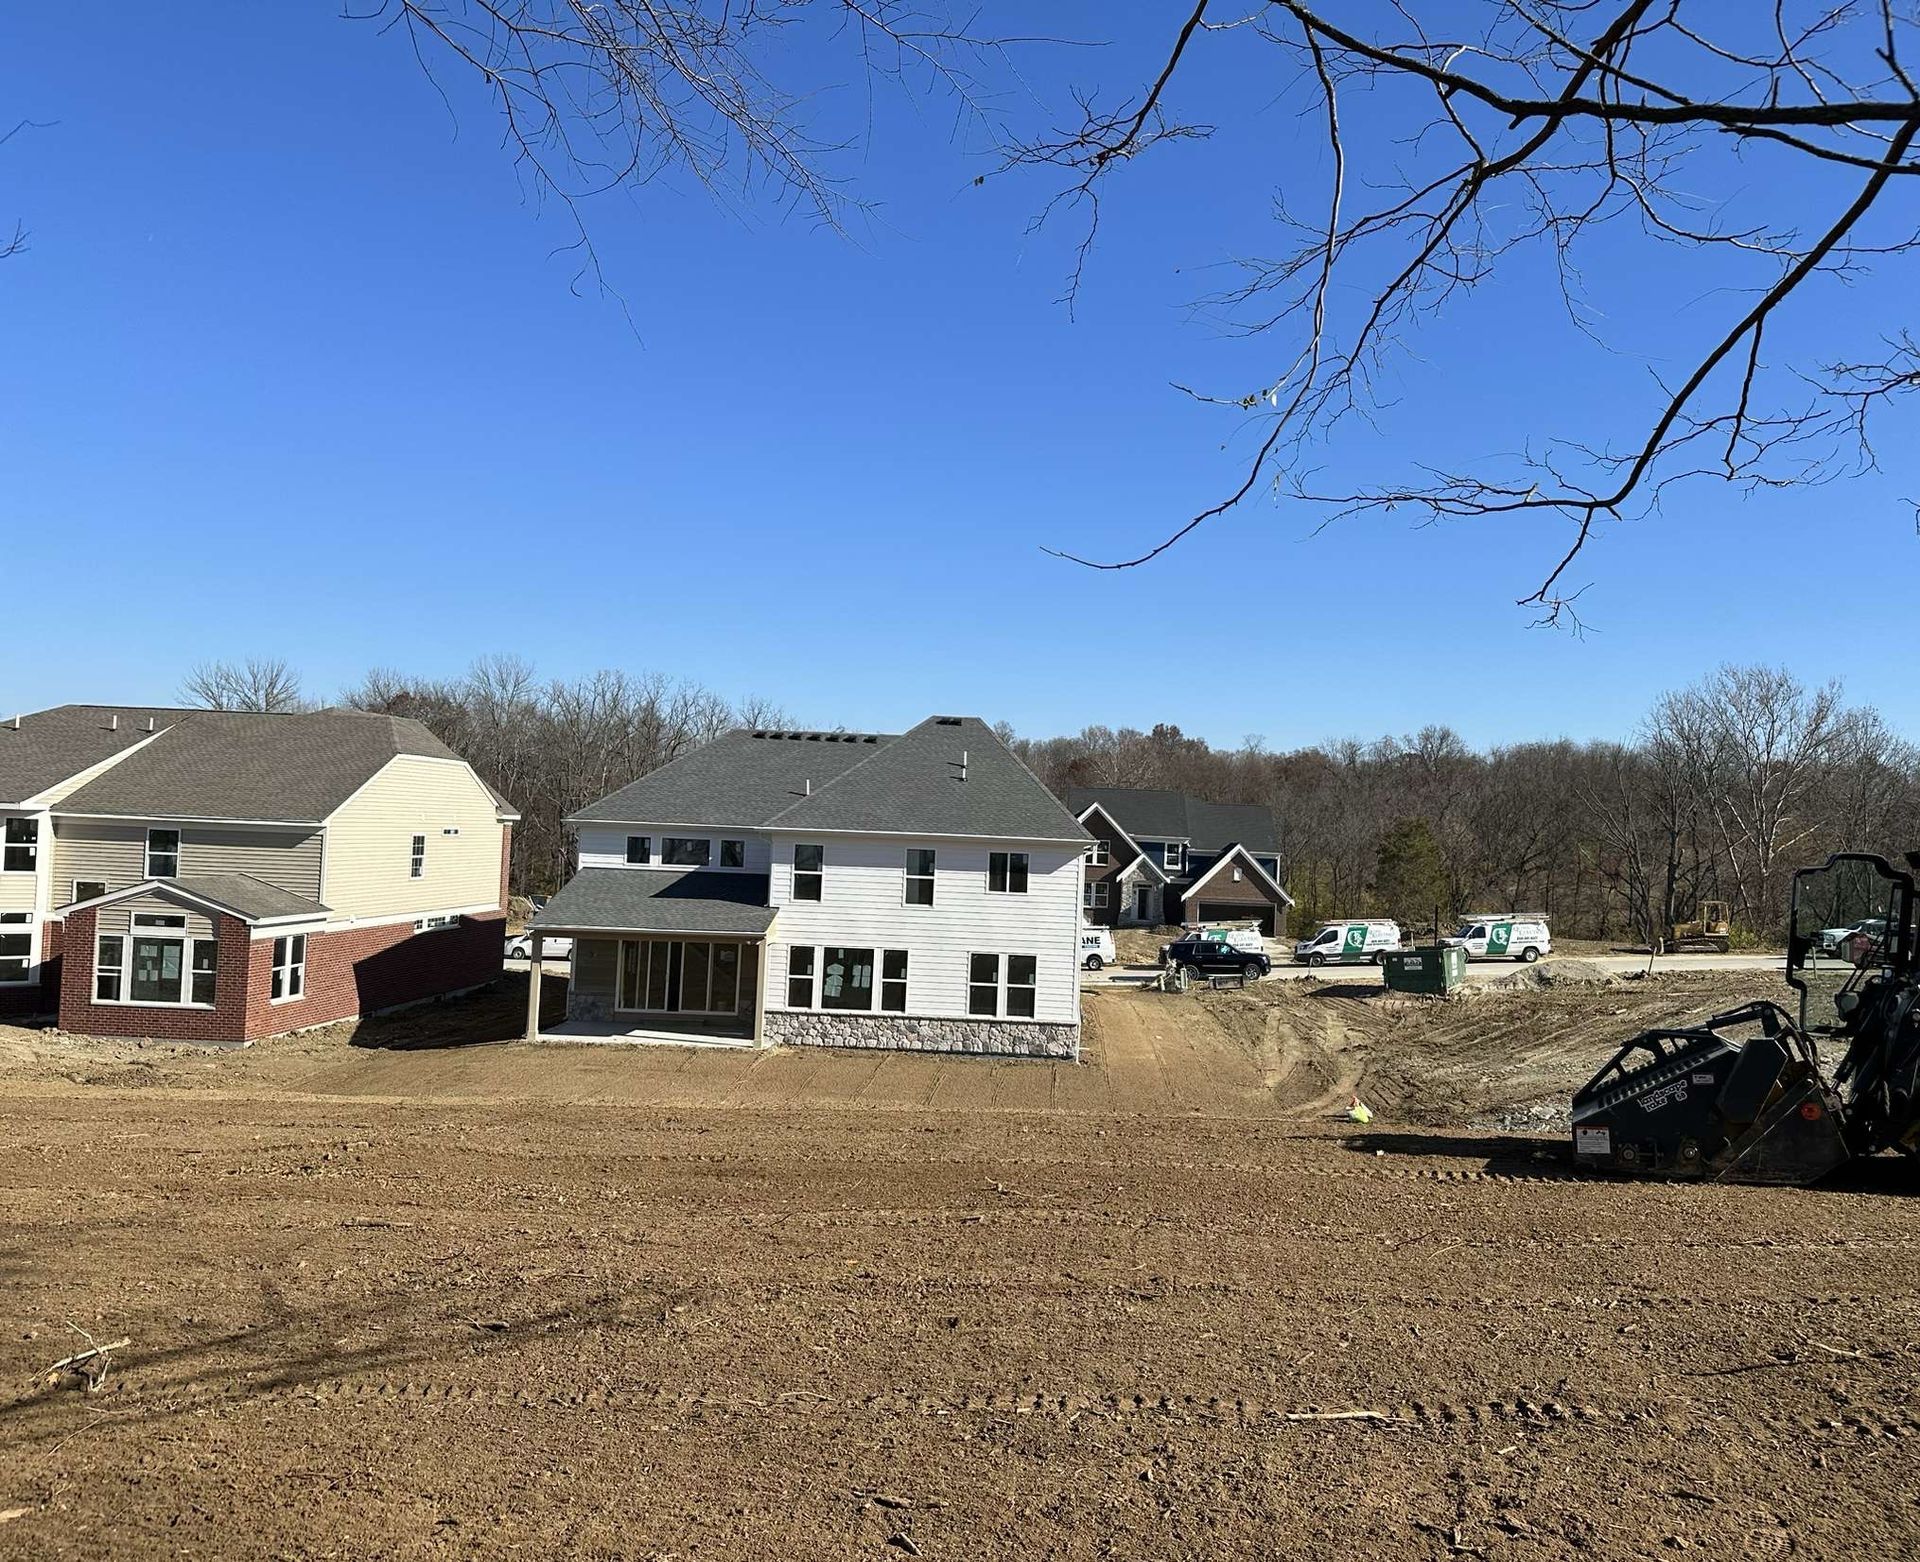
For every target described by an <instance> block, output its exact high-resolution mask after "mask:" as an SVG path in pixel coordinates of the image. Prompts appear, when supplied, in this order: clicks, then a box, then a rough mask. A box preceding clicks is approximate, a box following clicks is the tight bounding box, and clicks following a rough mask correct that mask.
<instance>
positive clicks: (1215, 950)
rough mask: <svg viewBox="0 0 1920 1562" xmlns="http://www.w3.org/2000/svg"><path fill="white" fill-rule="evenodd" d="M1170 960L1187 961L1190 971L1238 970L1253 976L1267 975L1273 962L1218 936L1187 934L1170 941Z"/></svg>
mask: <svg viewBox="0 0 1920 1562" xmlns="http://www.w3.org/2000/svg"><path fill="white" fill-rule="evenodd" d="M1167 964H1168V965H1184V966H1185V967H1186V968H1187V969H1188V970H1190V971H1200V972H1202V973H1205V974H1209V975H1210V974H1212V973H1213V972H1215V971H1237V972H1239V973H1240V975H1242V976H1244V977H1247V978H1248V979H1249V980H1251V979H1253V978H1255V977H1261V976H1265V975H1266V974H1267V972H1269V971H1271V970H1272V969H1273V962H1272V961H1271V960H1269V959H1268V958H1267V957H1266V956H1265V955H1263V954H1256V953H1255V952H1254V951H1253V950H1251V949H1235V948H1234V947H1233V945H1232V944H1227V943H1222V942H1221V941H1220V940H1219V939H1217V938H1183V939H1181V940H1179V941H1178V942H1177V943H1172V944H1169V945H1167Z"/></svg>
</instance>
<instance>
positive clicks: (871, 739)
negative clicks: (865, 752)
mask: <svg viewBox="0 0 1920 1562" xmlns="http://www.w3.org/2000/svg"><path fill="white" fill-rule="evenodd" d="M860 741H861V742H862V743H878V742H879V741H880V740H879V739H878V738H862V739H861V740H860Z"/></svg>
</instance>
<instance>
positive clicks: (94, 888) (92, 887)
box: [73, 879, 107, 901]
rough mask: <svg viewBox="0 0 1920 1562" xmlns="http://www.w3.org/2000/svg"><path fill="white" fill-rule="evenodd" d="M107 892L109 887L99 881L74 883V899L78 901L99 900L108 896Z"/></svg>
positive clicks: (81, 880)
mask: <svg viewBox="0 0 1920 1562" xmlns="http://www.w3.org/2000/svg"><path fill="white" fill-rule="evenodd" d="M106 892H107V886H106V885H105V883H103V882H102V881H101V880H99V879H75V880H74V881H73V898H74V899H75V900H76V901H81V900H98V899H99V898H100V897H101V896H102V895H104V894H106Z"/></svg>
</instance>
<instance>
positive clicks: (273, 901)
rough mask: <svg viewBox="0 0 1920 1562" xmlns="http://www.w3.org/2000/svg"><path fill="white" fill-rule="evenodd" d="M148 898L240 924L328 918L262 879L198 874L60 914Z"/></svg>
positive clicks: (130, 888)
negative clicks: (189, 904) (182, 903)
mask: <svg viewBox="0 0 1920 1562" xmlns="http://www.w3.org/2000/svg"><path fill="white" fill-rule="evenodd" d="M148 895H162V896H172V897H174V898H176V899H184V900H190V901H193V902H195V903H196V904H198V905H201V906H204V907H209V908H211V909H213V910H217V911H229V912H232V913H233V915H235V916H237V917H239V918H240V919H241V921H243V922H255V923H259V922H287V921H295V920H302V921H304V920H307V919H310V918H314V917H324V916H326V915H327V914H328V913H327V908H326V907H325V906H323V905H321V904H320V902H319V901H317V900H309V899H308V898H307V897H306V896H304V895H296V894H295V893H294V892H293V891H292V890H289V889H282V888H281V887H280V886H279V885H277V884H269V883H268V882H267V881H266V880H265V879H256V878H255V877H254V876H253V875H252V874H251V873H197V874H194V875H192V876H191V877H188V878H184V879H146V880H143V881H142V882H140V883H138V884H129V885H126V886H124V887H123V888H120V889H116V890H109V891H108V892H107V893H106V894H104V895H96V896H94V898H93V899H91V900H84V901H76V902H75V903H74V905H72V906H63V907H62V908H61V913H60V914H61V915H62V916H65V915H67V914H68V913H69V912H71V911H73V910H74V909H75V907H76V906H110V905H112V904H114V903H115V902H116V901H122V900H138V899H142V898H144V897H146V896H148Z"/></svg>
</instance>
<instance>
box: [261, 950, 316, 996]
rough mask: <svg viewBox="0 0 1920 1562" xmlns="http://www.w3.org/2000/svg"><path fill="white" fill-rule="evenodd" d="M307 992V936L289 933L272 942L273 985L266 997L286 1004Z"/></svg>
mask: <svg viewBox="0 0 1920 1562" xmlns="http://www.w3.org/2000/svg"><path fill="white" fill-rule="evenodd" d="M306 990H307V935H306V934H305V933H291V934H289V935H288V936H287V937H285V938H276V939H275V940H274V941H273V983H272V986H271V988H270V989H269V992H268V996H269V997H271V998H272V999H273V1001H274V1002H275V1003H286V1002H289V1001H290V1000H292V999H294V998H298V997H299V996H300V995H301V994H302V993H304V992H305V991H306Z"/></svg>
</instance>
